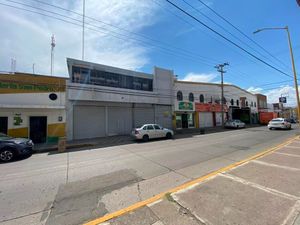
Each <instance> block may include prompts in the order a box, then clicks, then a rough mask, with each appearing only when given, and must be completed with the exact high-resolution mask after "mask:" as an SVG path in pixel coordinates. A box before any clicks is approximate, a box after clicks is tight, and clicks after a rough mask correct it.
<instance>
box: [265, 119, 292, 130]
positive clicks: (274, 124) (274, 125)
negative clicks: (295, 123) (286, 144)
mask: <svg viewBox="0 0 300 225" xmlns="http://www.w3.org/2000/svg"><path fill="white" fill-rule="evenodd" d="M291 127H292V125H291V123H290V122H288V120H287V119H285V118H275V119H272V120H271V121H270V122H269V124H268V128H269V129H270V130H272V129H286V130H290V129H291Z"/></svg>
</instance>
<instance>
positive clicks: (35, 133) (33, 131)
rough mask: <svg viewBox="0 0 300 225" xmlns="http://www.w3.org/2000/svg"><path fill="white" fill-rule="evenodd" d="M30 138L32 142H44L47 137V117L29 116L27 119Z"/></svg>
mask: <svg viewBox="0 0 300 225" xmlns="http://www.w3.org/2000/svg"><path fill="white" fill-rule="evenodd" d="M29 124H30V125H29V126H30V127H29V130H30V139H31V140H32V141H33V143H44V142H46V139H47V117H46V116H31V117H30V119H29Z"/></svg>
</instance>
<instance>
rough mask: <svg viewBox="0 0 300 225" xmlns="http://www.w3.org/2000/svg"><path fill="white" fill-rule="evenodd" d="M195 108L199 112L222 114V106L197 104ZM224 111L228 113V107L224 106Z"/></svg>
mask: <svg viewBox="0 0 300 225" xmlns="http://www.w3.org/2000/svg"><path fill="white" fill-rule="evenodd" d="M195 107H196V111H197V112H222V107H221V105H220V104H211V103H196V104H195ZM224 111H225V112H227V111H228V107H227V105H224Z"/></svg>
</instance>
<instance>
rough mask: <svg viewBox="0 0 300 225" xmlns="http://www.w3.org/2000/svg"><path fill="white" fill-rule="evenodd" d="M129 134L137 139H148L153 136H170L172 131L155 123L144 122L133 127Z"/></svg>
mask: <svg viewBox="0 0 300 225" xmlns="http://www.w3.org/2000/svg"><path fill="white" fill-rule="evenodd" d="M131 135H132V136H133V137H134V138H135V139H137V140H143V141H148V140H150V139H154V138H172V137H173V135H174V132H173V131H172V130H170V129H167V128H163V127H162V126H160V125H157V124H145V125H143V126H141V127H139V128H135V129H134V130H133V131H132V133H131Z"/></svg>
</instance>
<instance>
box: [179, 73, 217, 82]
mask: <svg viewBox="0 0 300 225" xmlns="http://www.w3.org/2000/svg"><path fill="white" fill-rule="evenodd" d="M216 77H217V75H216V74H213V73H207V74H206V73H188V74H187V75H186V76H185V77H184V78H183V79H182V80H183V81H193V82H212V81H213V80H214V79H215V78H216Z"/></svg>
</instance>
